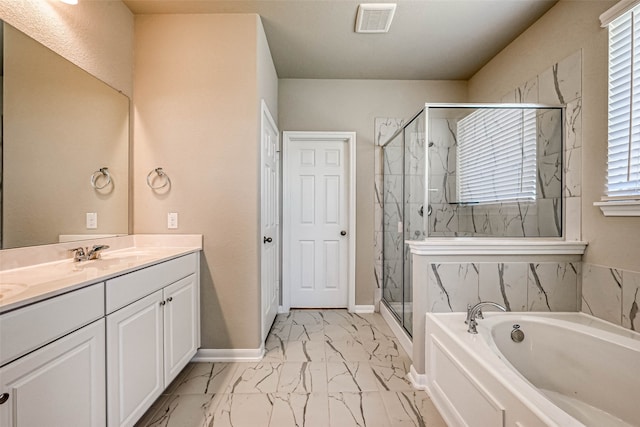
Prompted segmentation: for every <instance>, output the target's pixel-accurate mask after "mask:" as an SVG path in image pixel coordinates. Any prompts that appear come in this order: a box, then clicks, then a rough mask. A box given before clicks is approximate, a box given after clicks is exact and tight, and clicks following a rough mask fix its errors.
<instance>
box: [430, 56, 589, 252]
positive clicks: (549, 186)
mask: <svg viewBox="0 0 640 427" xmlns="http://www.w3.org/2000/svg"><path fill="white" fill-rule="evenodd" d="M497 101H500V102H507V103H539V104H546V105H565V106H566V109H565V116H564V135H563V136H564V141H565V144H564V150H562V154H563V155H562V156H560V151H561V150H558V149H552V150H549V149H548V148H549V147H548V145H547V144H546V142H547V141H549V140H552V139H554V138H555V139H557V136H558V135H557V133H558V131H559V130H560V129H561V127H560V126H559V123H558V121H557V120H555V119H554V120H551V118H550V117H543V120H541V123H540V125H539V128H538V133H539V140H540V142H541V144H540V146H539V147H538V149H539V151H540V152H541V155H540V156H539V176H538V182H539V184H540V191H539V194H538V199H539V200H538V202H537V206H533V207H532V206H527V205H526V204H522V203H521V204H518V209H519V210H520V212H514V211H513V210H512V209H504V206H500V205H495V206H494V207H480V206H473V207H472V206H457V205H452V204H450V203H451V202H452V201H454V200H455V197H451V195H455V193H454V192H453V191H455V190H452V187H453V188H455V161H454V162H453V165H452V164H450V163H449V162H444V161H443V160H442V158H443V153H444V152H446V149H447V148H446V147H447V146H446V144H445V145H444V146H442V147H439V146H438V144H442V142H443V141H445V142H448V143H449V146H451V145H453V142H452V141H450V140H449V136H448V133H449V131H448V130H447V127H446V126H444V124H445V123H446V122H447V120H445V119H440V121H441V122H442V123H438V120H433V119H432V120H431V121H430V123H429V126H430V131H429V133H430V134H429V140H430V141H432V142H434V143H435V144H434V147H433V148H430V149H429V171H430V176H429V180H428V182H429V184H428V185H429V187H430V189H431V187H434V191H430V192H429V201H430V203H431V204H432V207H433V212H434V213H433V215H432V217H430V218H429V224H428V225H429V228H428V234H429V236H433V237H444V236H477V237H489V236H495V237H506V236H510V237H528V236H531V237H535V236H540V235H547V236H552V235H559V234H560V232H561V231H560V230H561V229H562V226H563V225H564V227H565V231H564V235H565V237H566V238H567V239H569V240H580V237H581V231H580V228H581V227H580V221H581V196H582V188H581V179H582V51H581V50H579V51H576V52H575V53H573V54H571V55H569V56H568V57H567V58H565V59H563V60H561V61H559V62H558V63H556V64H553V65H552V66H551V67H549V68H548V69H546V70H544V71H543V72H541V73H540V74H539V75H537V76H534V77H533V78H531V79H529V80H527V81H526V82H524V83H522V84H521V85H519V86H518V87H516V88H515V89H514V90H512V91H510V92H509V93H507V94H505V95H504V96H502V97H501V98H499V99H497ZM547 119H548V120H547ZM434 148H435V149H434ZM436 187H437V190H438V191H435V188H436ZM447 195H449V197H447ZM562 197H564V199H565V203H566V204H569V203H570V204H571V207H570V208H569V207H567V208H566V209H565V210H564V213H563V209H562V200H561V198H562ZM568 199H572V200H571V202H569V200H568ZM540 200H544V201H542V202H541V201H540Z"/></svg>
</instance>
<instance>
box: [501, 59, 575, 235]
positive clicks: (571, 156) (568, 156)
mask: <svg viewBox="0 0 640 427" xmlns="http://www.w3.org/2000/svg"><path fill="white" fill-rule="evenodd" d="M500 101H501V102H515V103H534V104H546V105H565V107H566V108H565V116H564V152H563V154H564V156H563V165H562V166H563V176H562V178H563V182H562V194H561V197H562V198H563V201H564V214H563V215H561V213H560V211H559V206H558V208H556V209H555V212H556V213H555V218H553V220H554V221H556V222H560V221H562V224H564V236H565V239H566V240H571V241H578V240H580V239H581V235H582V234H581V227H582V225H581V221H582V208H581V203H582V186H581V183H582V50H578V51H577V52H575V53H573V54H571V55H569V56H568V57H566V58H565V59H563V60H561V61H559V62H558V63H556V64H554V65H552V66H551V67H549V68H548V69H546V70H545V71H543V72H542V73H540V74H538V75H537V76H535V77H533V78H532V79H530V80H529V81H527V82H524V83H522V84H521V85H520V86H519V87H517V88H515V89H514V91H513V92H510V93H508V94H506V95H505V96H503V97H502V98H501V99H500ZM557 129H559V126H558V124H557V123H548V124H547V125H545V126H542V127H541V128H539V132H541V133H542V134H543V135H548V134H550V133H552V132H554V131H557ZM539 148H540V149H543V150H544V149H545V148H546V147H544V146H542V147H539ZM543 159H544V162H545V164H546V165H550V164H553V163H554V162H557V161H559V160H558V157H557V153H555V152H545V155H544V156H543ZM540 169H541V171H542V173H541V174H540V175H539V176H538V179H539V181H542V182H545V181H549V180H557V179H560V178H561V177H558V176H555V173H553V172H552V173H547V174H545V171H549V170H552V169H550V168H548V167H545V165H543V167H541V168H540ZM557 197H559V196H557V195H550V194H547V195H546V198H548V199H550V201H548V202H546V203H556V200H559V199H558V198H557ZM558 205H559V204H558ZM540 222H541V223H543V222H544V223H547V221H542V219H541V221H540ZM549 224H553V222H549Z"/></svg>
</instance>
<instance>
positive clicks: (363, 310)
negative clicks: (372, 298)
mask: <svg viewBox="0 0 640 427" xmlns="http://www.w3.org/2000/svg"><path fill="white" fill-rule="evenodd" d="M352 312H353V313H358V314H368V313H375V312H376V307H375V305H354V306H353V311H352Z"/></svg>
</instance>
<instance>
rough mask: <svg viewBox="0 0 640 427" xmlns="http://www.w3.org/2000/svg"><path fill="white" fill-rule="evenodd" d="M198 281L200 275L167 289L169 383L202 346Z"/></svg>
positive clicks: (166, 359) (165, 313) (166, 360)
mask: <svg viewBox="0 0 640 427" xmlns="http://www.w3.org/2000/svg"><path fill="white" fill-rule="evenodd" d="M198 292H199V288H198V282H197V280H196V275H195V274H192V275H191V276H188V277H185V278H184V279H182V280H178V281H177V282H175V283H173V284H172V285H169V286H167V287H166V288H164V298H165V301H166V304H165V306H164V357H165V374H164V375H165V384H166V385H169V383H170V382H171V381H173V379H174V378H175V377H176V376H177V375H178V374H179V373H180V371H181V370H182V368H184V367H185V366H186V365H187V363H189V360H191V358H192V357H193V356H194V355H195V354H196V351H197V349H198V334H199V332H198V324H199V322H200V318H199V315H198V313H199V307H198V304H199V303H198Z"/></svg>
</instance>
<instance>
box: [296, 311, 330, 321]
mask: <svg viewBox="0 0 640 427" xmlns="http://www.w3.org/2000/svg"><path fill="white" fill-rule="evenodd" d="M323 323H324V319H323V315H322V314H321V312H320V310H295V311H293V324H294V325H322V324H323Z"/></svg>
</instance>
